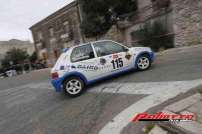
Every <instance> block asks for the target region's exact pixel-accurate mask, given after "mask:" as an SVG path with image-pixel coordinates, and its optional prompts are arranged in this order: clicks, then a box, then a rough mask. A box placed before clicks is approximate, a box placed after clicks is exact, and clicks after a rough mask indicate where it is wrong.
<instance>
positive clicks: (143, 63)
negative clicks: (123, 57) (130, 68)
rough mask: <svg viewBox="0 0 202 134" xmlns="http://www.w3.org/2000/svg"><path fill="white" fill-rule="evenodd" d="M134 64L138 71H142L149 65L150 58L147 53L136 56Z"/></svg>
mask: <svg viewBox="0 0 202 134" xmlns="http://www.w3.org/2000/svg"><path fill="white" fill-rule="evenodd" d="M136 66H137V69H138V70H139V71H144V70H147V69H149V68H150V66H151V60H150V58H149V56H148V55H147V54H143V55H141V56H140V57H138V60H137V63H136Z"/></svg>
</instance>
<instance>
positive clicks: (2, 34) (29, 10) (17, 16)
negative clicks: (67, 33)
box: [0, 0, 73, 41]
mask: <svg viewBox="0 0 202 134" xmlns="http://www.w3.org/2000/svg"><path fill="white" fill-rule="evenodd" d="M72 1H73V0H1V1H0V41H6V40H10V39H20V40H30V41H33V39H32V35H31V32H30V30H29V28H30V27H31V26H32V25H33V24H35V23H37V22H39V21H40V20H42V19H43V18H45V17H47V16H48V15H50V14H52V13H54V12H55V11H57V10H58V9H60V8H62V7H64V6H65V5H67V4H69V3H70V2H72Z"/></svg>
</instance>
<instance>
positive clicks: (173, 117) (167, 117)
mask: <svg viewBox="0 0 202 134" xmlns="http://www.w3.org/2000/svg"><path fill="white" fill-rule="evenodd" d="M193 118H194V114H167V113H163V112H159V113H156V114H148V113H139V114H137V115H136V116H135V117H134V118H133V120H132V121H133V122H138V121H165V122H176V121H178V122H180V121H193Z"/></svg>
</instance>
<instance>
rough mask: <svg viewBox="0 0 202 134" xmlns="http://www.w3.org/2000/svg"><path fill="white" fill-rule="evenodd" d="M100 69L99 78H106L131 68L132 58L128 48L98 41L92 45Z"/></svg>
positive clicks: (114, 43) (110, 42)
mask: <svg viewBox="0 0 202 134" xmlns="http://www.w3.org/2000/svg"><path fill="white" fill-rule="evenodd" d="M93 47H94V49H95V52H96V56H97V59H98V61H97V62H98V66H99V67H100V68H101V70H100V72H101V75H100V76H106V75H110V74H113V73H117V72H120V71H124V70H127V69H129V68H131V63H132V62H131V60H132V56H131V55H130V52H129V51H128V48H127V47H125V46H123V45H120V44H119V43H116V42H113V41H100V42H95V43H93Z"/></svg>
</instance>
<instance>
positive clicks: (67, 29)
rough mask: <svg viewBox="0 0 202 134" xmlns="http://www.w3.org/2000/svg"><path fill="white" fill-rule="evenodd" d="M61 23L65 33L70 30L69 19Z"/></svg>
mask: <svg viewBox="0 0 202 134" xmlns="http://www.w3.org/2000/svg"><path fill="white" fill-rule="evenodd" d="M63 25H64V29H65V32H66V33H69V31H70V28H69V27H70V25H69V21H65V22H64V23H63Z"/></svg>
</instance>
